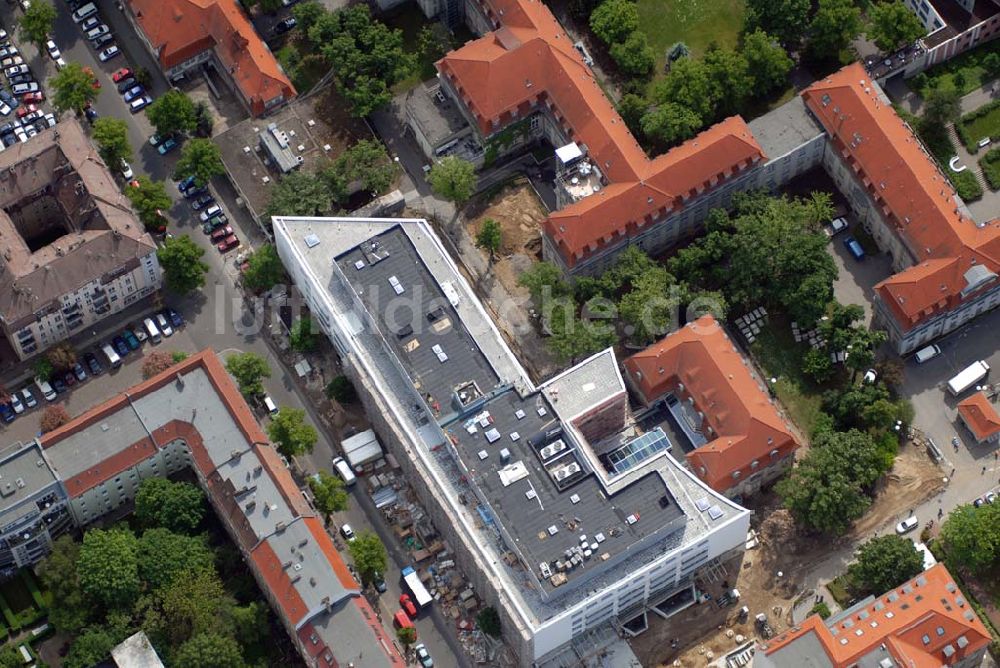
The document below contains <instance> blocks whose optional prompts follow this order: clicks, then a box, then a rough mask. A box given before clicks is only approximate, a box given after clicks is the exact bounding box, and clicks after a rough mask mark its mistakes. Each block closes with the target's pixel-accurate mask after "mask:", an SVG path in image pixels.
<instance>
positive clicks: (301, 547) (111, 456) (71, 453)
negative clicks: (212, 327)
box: [39, 350, 405, 668]
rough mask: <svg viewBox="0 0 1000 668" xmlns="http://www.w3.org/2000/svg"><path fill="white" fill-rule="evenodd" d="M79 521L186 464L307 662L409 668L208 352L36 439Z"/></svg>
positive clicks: (95, 516) (82, 522) (120, 502)
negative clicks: (151, 477) (146, 479)
mask: <svg viewBox="0 0 1000 668" xmlns="http://www.w3.org/2000/svg"><path fill="white" fill-rule="evenodd" d="M39 443H40V444H41V446H42V448H43V452H44V459H45V461H44V462H42V461H41V460H40V461H39V465H42V464H43V463H44V464H48V465H49V466H51V468H52V470H53V471H54V473H55V474H56V476H57V478H59V479H61V481H62V484H63V487H64V489H65V491H66V493H67V495H68V503H69V508H70V512H71V514H72V516H73V518H74V520H75V522H76V523H77V524H78V525H80V526H85V525H87V524H90V523H91V522H93V521H96V520H97V519H99V518H101V517H102V516H103V515H104V514H105V513H107V512H109V511H111V510H114V509H115V508H117V507H119V506H121V505H123V504H125V503H127V502H128V501H129V500H130V499H131V498H133V497H134V494H135V491H136V489H137V488H138V485H139V483H140V482H141V480H143V479H144V478H147V477H150V476H153V475H169V474H171V473H173V472H176V471H179V470H181V469H183V468H187V467H191V468H192V469H193V470H194V472H195V474H196V475H197V477H198V480H199V482H200V483H201V485H202V487H204V489H205V491H206V495H207V497H208V499H209V501H210V502H211V504H212V506H213V507H214V509H215V511H216V513H217V515H218V516H219V519H220V520H221V521H222V523H223V524H224V525H225V526H226V528H227V529H228V531H229V532H230V535H231V537H232V539H233V541H234V542H235V543H236V545H237V546H238V547H239V549H240V552H241V554H242V555H243V558H244V561H245V562H246V563H247V565H248V566H249V568H250V570H251V571H252V572H253V574H254V577H255V578H256V579H257V583H258V584H259V586H260V588H261V591H262V592H263V594H264V596H265V597H266V598H267V599H268V601H269V603H270V604H271V606H272V607H273V608H274V611H275V613H277V615H278V617H279V619H281V621H282V623H283V625H284V626H285V629H286V630H287V632H288V633H289V636H290V637H291V638H292V640H293V642H294V643H295V645H296V647H297V648H298V650H299V652H300V654H301V655H302V658H303V660H304V661H305V662H306V664H307V665H309V666H322V667H329V666H338V665H340V666H344V665H351V664H353V665H358V666H360V665H364V666H379V667H382V668H394V667H399V668H402V666H404V665H405V664H404V662H403V660H402V658H401V657H400V655H399V653H398V651H397V649H396V648H395V646H394V645H393V641H392V639H391V638H390V637H389V634H387V633H386V632H385V630H384V629H383V627H382V624H381V622H380V621H379V619H378V618H377V616H376V615H375V612H374V610H372V608H371V606H370V605H369V604H368V601H367V600H366V599H365V598H364V597H363V596H361V595H360V588H359V585H358V583H357V582H356V581H355V580H354V578H353V577H352V575H351V573H350V571H349V570H348V568H347V566H346V564H345V563H344V561H343V559H342V558H341V556H340V554H339V553H338V552H337V550H336V548H335V547H334V545H333V541H332V540H331V538H330V536H329V534H328V533H327V532H326V529H325V528H324V526H323V522H322V520H321V519H320V518H319V517H318V516H317V515H316V512H315V511H314V510H313V509H312V507H311V506H310V505H309V503H308V502H307V501H306V500H305V499H304V498H303V496H302V493H301V492H300V491H299V489H298V487H297V486H296V484H295V481H294V480H293V479H292V476H291V474H290V473H289V471H288V469H287V467H286V466H285V465H284V464H283V463H282V462H281V460H280V458H279V456H278V454H277V452H276V451H275V449H274V447H273V446H272V445H271V444H270V443H269V442H268V439H267V436H266V435H265V434H264V432H263V431H262V430H261V428H260V426H259V424H258V423H257V420H256V419H255V418H254V416H253V414H252V413H251V411H250V408H249V407H248V406H247V404H246V402H245V401H244V400H243V397H242V396H241V395H240V393H239V391H238V390H237V389H236V387H235V385H234V384H233V381H232V379H231V378H230V377H229V375H228V374H227V373H226V371H225V368H224V367H223V366H222V363H221V362H220V361H219V358H218V357H216V355H215V353H214V352H212V351H211V350H206V351H202V352H200V353H198V354H196V355H193V356H191V357H189V358H188V359H186V360H185V361H183V362H181V363H180V364H178V365H175V366H173V367H171V368H170V369H169V370H167V371H165V372H164V373H161V374H159V375H158V376H155V377H153V378H151V379H149V380H147V381H145V382H144V383H142V384H140V385H137V386H135V387H133V388H130V389H129V390H127V391H125V392H122V393H121V394H118V395H117V396H115V397H113V398H111V399H109V400H108V401H106V402H105V403H103V404H101V405H99V406H96V407H95V408H92V409H90V410H88V411H87V412H85V413H84V414H83V415H80V416H79V417H77V418H75V419H74V420H72V421H71V422H69V423H67V424H66V425H63V426H62V427H60V428H58V429H56V430H54V431H52V432H49V433H47V434H45V435H44V436H42V437H40V438H39Z"/></svg>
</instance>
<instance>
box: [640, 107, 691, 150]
mask: <svg viewBox="0 0 1000 668" xmlns="http://www.w3.org/2000/svg"><path fill="white" fill-rule="evenodd" d="M640 127H641V129H642V133H643V134H644V135H645V136H646V137H647V138H648V139H649V140H650V141H652V142H655V143H656V144H657V145H659V146H661V147H663V148H664V149H666V148H668V147H670V146H673V145H674V144H679V143H680V142H682V141H684V140H685V139H690V138H691V137H693V136H695V134H697V133H698V131H699V130H701V127H702V122H701V118H700V117H699V116H698V114H696V113H695V112H693V111H692V110H691V109H689V108H688V107H685V106H684V105H681V104H675V103H673V102H664V103H663V104H660V105H658V106H656V107H655V108H653V109H650V110H649V111H648V112H646V113H645V114H643V116H642V120H641V122H640Z"/></svg>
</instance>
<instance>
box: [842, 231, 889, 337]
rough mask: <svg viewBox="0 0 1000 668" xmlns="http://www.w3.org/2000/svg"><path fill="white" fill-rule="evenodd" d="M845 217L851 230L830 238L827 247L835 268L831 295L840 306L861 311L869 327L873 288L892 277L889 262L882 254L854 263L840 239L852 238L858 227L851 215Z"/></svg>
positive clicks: (871, 314)
mask: <svg viewBox="0 0 1000 668" xmlns="http://www.w3.org/2000/svg"><path fill="white" fill-rule="evenodd" d="M846 217H847V220H848V221H849V222H850V223H851V228H850V229H849V230H847V231H844V232H841V233H840V234H838V235H837V236H835V237H833V239H832V240H831V242H830V245H829V246H828V248H829V250H830V254H831V255H832V256H833V262H834V264H836V265H837V279H836V280H835V281H834V282H833V296H834V297H836V299H837V301H839V302H840V303H841V304H860V305H861V306H862V307H863V308H864V309H865V324H866V325H871V322H872V316H873V313H874V311H873V309H872V295H873V294H874V292H875V285H876V284H877V283H878V282H879V281H881V280H883V279H885V278H887V277H889V276H891V275H892V273H893V272H892V263H891V262H890V260H889V256H888V255H886V254H885V253H879V254H877V255H872V254H868V255H866V256H865V258H864V260H861V261H858V260H855V259H854V257H853V256H852V255H851V254H850V253H849V252H848V251H847V248H846V247H845V246H844V239H846V238H847V237H848V236H851V235H853V234H854V231H855V230H856V229H857V227H858V226H857V223H856V221H855V219H854V216H853V215H851V214H848V215H847V216H846Z"/></svg>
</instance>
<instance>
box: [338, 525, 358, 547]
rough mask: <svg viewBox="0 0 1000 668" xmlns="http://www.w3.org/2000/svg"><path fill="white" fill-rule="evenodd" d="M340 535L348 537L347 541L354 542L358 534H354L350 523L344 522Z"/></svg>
mask: <svg viewBox="0 0 1000 668" xmlns="http://www.w3.org/2000/svg"><path fill="white" fill-rule="evenodd" d="M340 535H341V536H343V537H344V538H346V539H347V542H348V543H350V542H353V541H354V539H355V538H357V536H355V535H354V529H352V528H351V525H350V524H344V525H343V526H341V527H340Z"/></svg>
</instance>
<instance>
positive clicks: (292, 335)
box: [288, 317, 321, 353]
mask: <svg viewBox="0 0 1000 668" xmlns="http://www.w3.org/2000/svg"><path fill="white" fill-rule="evenodd" d="M320 337H321V334H320V330H319V326H317V325H316V322H315V321H314V320H313V319H312V318H309V317H305V318H299V319H298V320H296V321H295V322H294V323H292V326H291V328H290V329H289V332H288V340H289V343H290V344H291V346H292V350H294V351H296V352H300V353H308V352H311V351H313V350H315V349H316V346H318V345H319V342H320V340H321V339H320Z"/></svg>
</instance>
